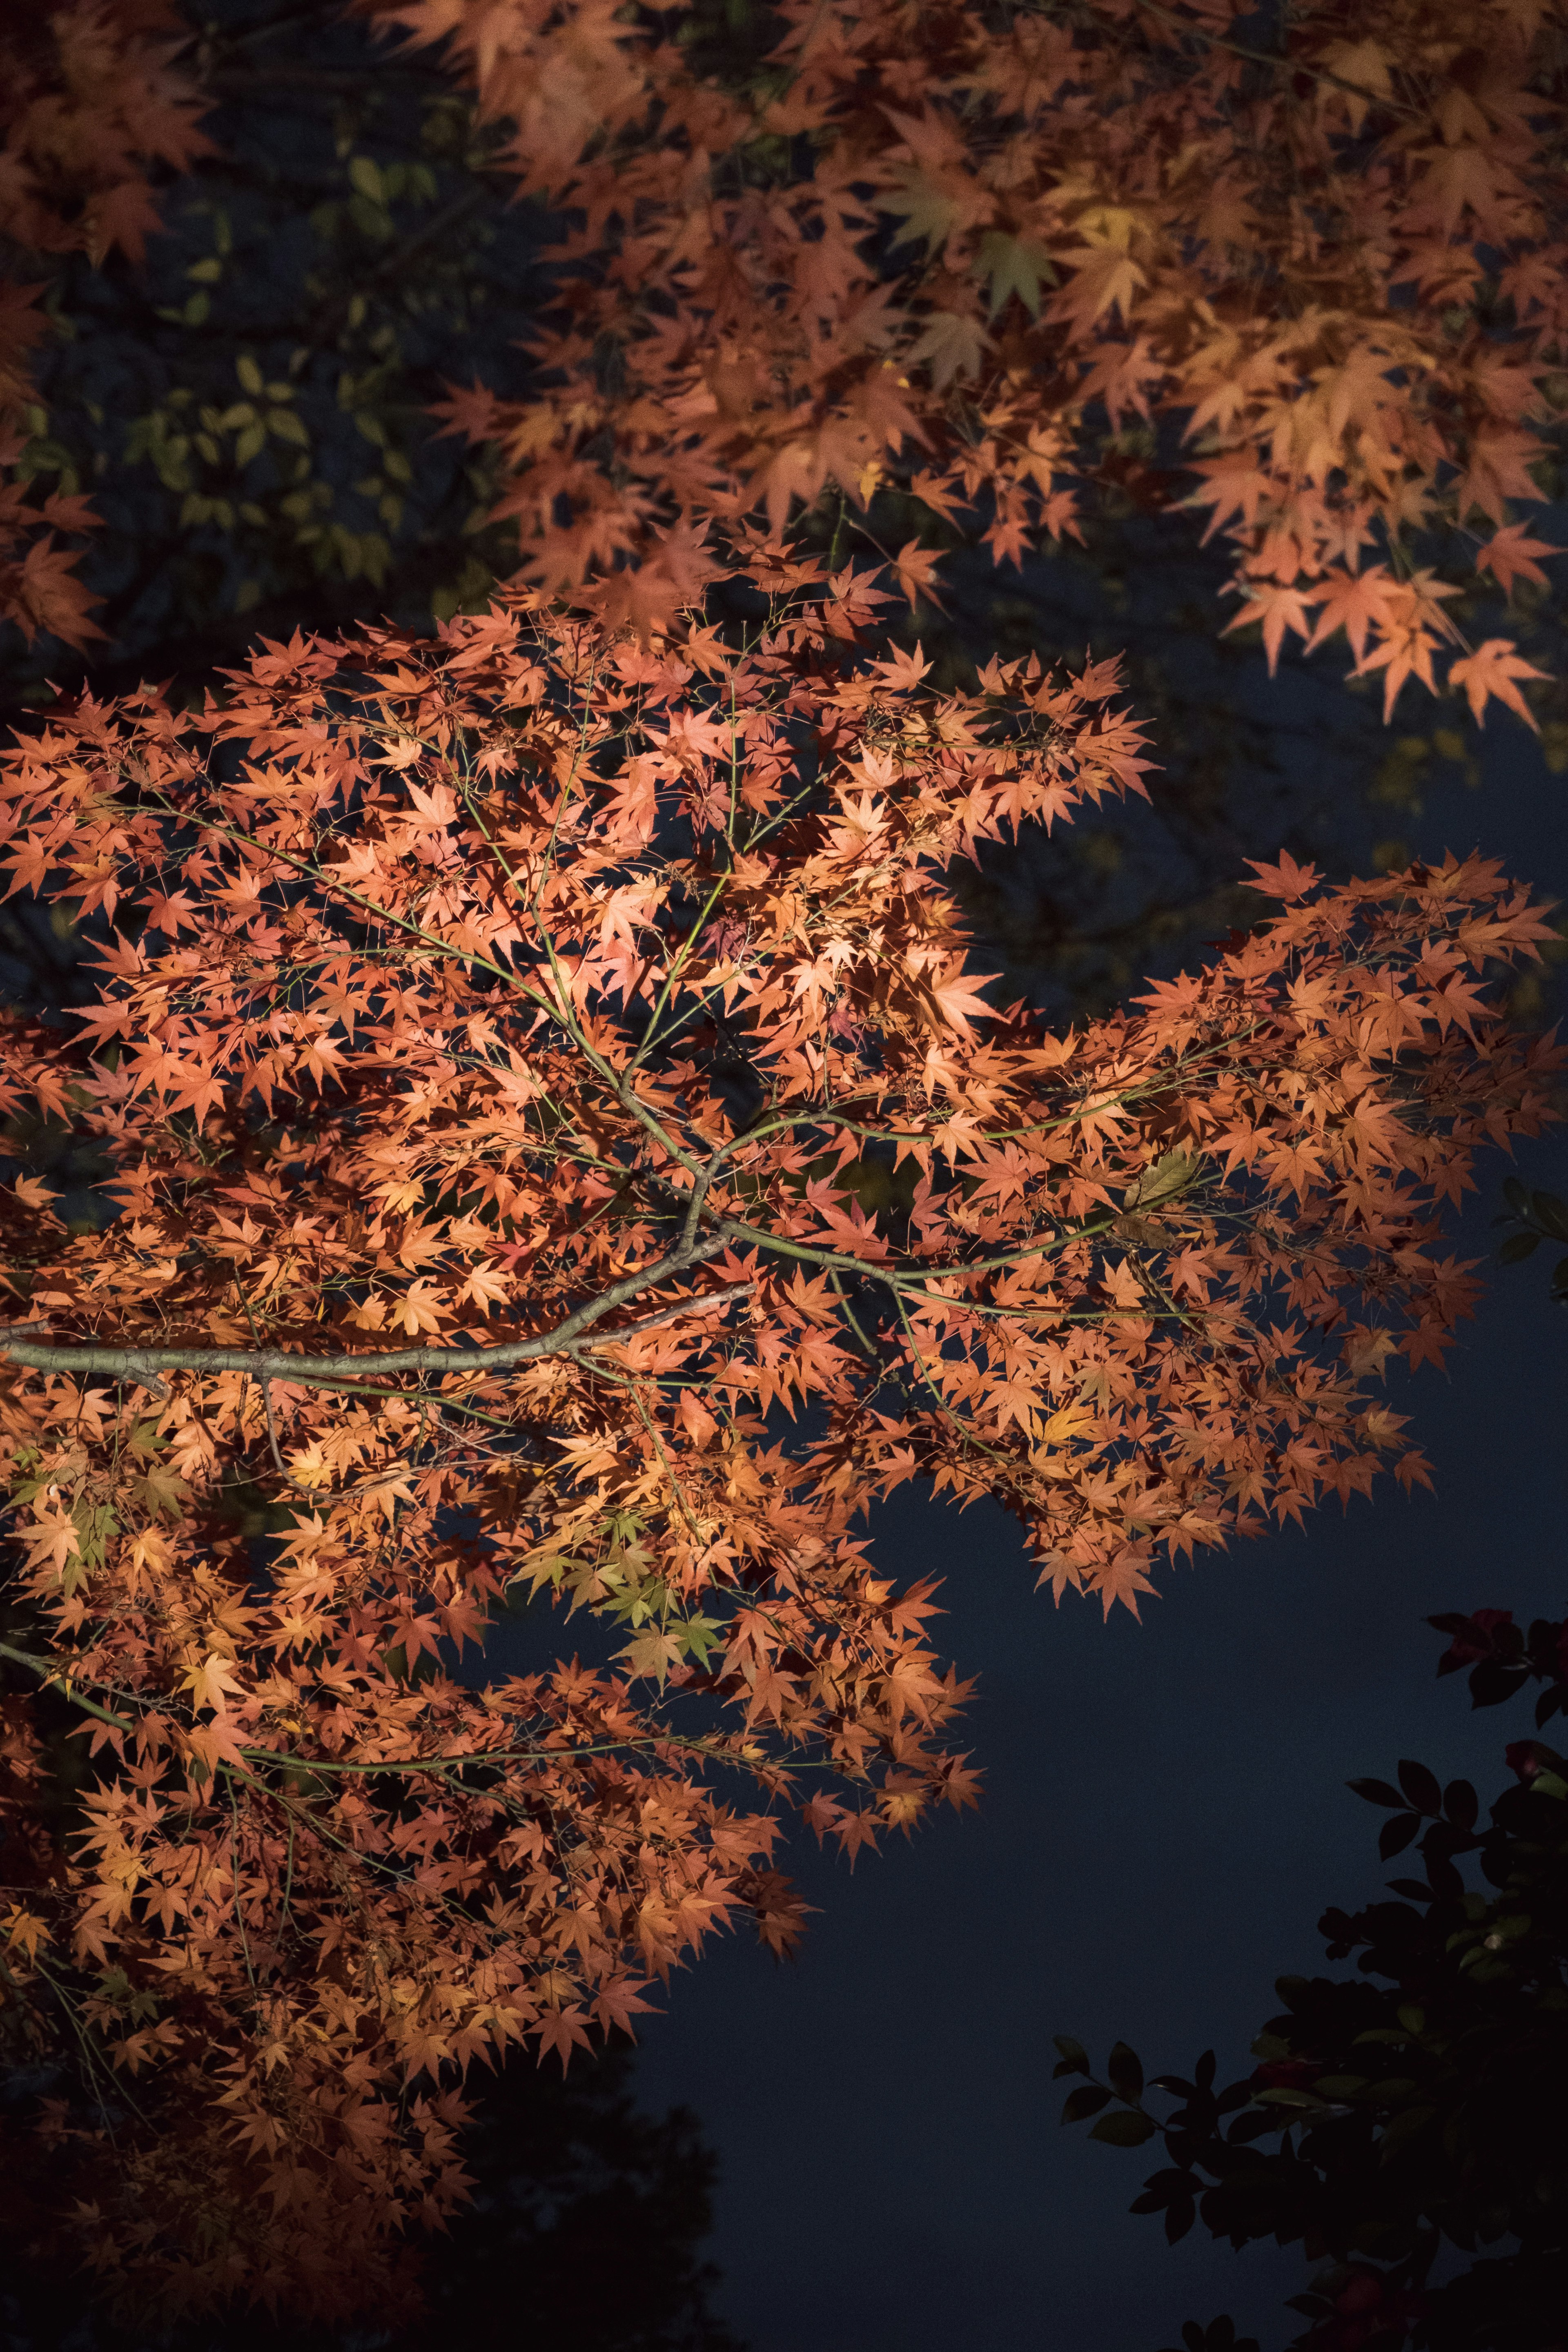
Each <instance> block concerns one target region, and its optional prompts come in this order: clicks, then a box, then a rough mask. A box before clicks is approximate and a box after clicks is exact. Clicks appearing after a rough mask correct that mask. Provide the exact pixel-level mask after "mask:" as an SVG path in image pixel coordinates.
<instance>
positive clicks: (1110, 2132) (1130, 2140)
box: [1089, 2108, 1159, 2147]
mask: <svg viewBox="0 0 1568 2352" xmlns="http://www.w3.org/2000/svg"><path fill="white" fill-rule="evenodd" d="M1158 2129H1159V2126H1158V2125H1157V2124H1156V2122H1155V2121H1154V2118H1153V2116H1142V2115H1137V2114H1135V2113H1134V2112H1133V2111H1132V2110H1131V2108H1123V2109H1122V2110H1121V2112H1120V2113H1118V2114H1116V2115H1113V2116H1100V2121H1099V2122H1098V2123H1097V2124H1096V2125H1095V2126H1094V2127H1093V2129H1092V2130H1091V2131H1090V2133H1089V2137H1090V2139H1102V2140H1104V2141H1106V2142H1107V2143H1108V2145H1109V2146H1110V2147H1142V2145H1143V2143H1144V2141H1145V2140H1146V2139H1152V2138H1153V2137H1154V2134H1155V2133H1156V2131H1158Z"/></svg>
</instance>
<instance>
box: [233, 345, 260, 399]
mask: <svg viewBox="0 0 1568 2352" xmlns="http://www.w3.org/2000/svg"><path fill="white" fill-rule="evenodd" d="M234 372H235V373H236V375H237V377H238V378H239V381H240V384H241V387H242V388H243V389H244V390H245V391H246V392H250V393H257V392H259V391H260V390H261V370H260V369H259V368H258V366H257V364H256V362H255V361H254V360H253V359H252V358H251V356H250V353H249V352H241V353H240V355H239V357H238V358H237V360H236V362H235V363H234Z"/></svg>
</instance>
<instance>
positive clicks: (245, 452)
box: [234, 424, 267, 466]
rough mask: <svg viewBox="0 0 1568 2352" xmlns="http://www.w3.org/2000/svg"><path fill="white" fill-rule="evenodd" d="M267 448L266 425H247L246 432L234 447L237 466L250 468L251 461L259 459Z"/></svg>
mask: <svg viewBox="0 0 1568 2352" xmlns="http://www.w3.org/2000/svg"><path fill="white" fill-rule="evenodd" d="M266 446H267V427H266V425H261V424H256V425H247V426H246V428H245V430H244V432H243V433H242V434H241V435H240V436H239V438H238V440H237V442H236V443H235V445H234V462H235V464H236V465H237V466H248V465H249V463H250V461H251V459H252V458H253V457H259V456H260V455H261V452H262V450H263V449H265V448H266Z"/></svg>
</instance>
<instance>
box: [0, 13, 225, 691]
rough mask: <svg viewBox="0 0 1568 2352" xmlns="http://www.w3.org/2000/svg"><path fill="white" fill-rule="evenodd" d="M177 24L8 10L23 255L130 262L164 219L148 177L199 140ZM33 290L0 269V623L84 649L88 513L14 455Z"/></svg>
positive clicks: (2, 60) (6, 82) (34, 337)
mask: <svg viewBox="0 0 1568 2352" xmlns="http://www.w3.org/2000/svg"><path fill="white" fill-rule="evenodd" d="M184 42H185V27H184V25H183V23H182V20H181V17H180V16H179V14H178V11H177V10H176V9H175V8H174V6H172V5H170V0H68V5H64V6H59V7H49V8H42V9H37V10H28V11H23V10H19V9H11V10H8V11H7V12H6V17H5V26H4V28H3V30H0V132H3V133H4V145H3V147H0V239H3V240H4V241H5V247H7V248H9V250H10V251H12V252H19V253H21V254H22V255H25V256H37V255H44V254H48V255H55V254H62V253H72V252H80V253H86V254H88V255H89V256H90V257H91V258H92V260H93V261H94V262H95V263H98V262H101V261H102V259H103V258H104V257H105V256H106V255H107V254H108V253H110V251H112V250H114V249H116V248H118V249H119V250H120V251H121V252H122V253H124V254H126V255H127V256H129V257H131V258H132V259H133V260H139V259H140V258H141V257H142V254H143V253H144V251H145V249H146V240H147V237H148V236H149V234H150V233H151V232H152V231H154V230H155V229H156V228H157V226H158V215H157V211H156V208H155V206H154V205H153V198H152V191H151V188H150V186H149V184H148V179H147V173H148V169H149V167H150V166H151V165H153V164H154V163H163V164H166V165H168V166H170V167H172V168H174V169H177V170H178V169H184V168H185V167H187V166H188V165H189V164H190V163H192V162H193V161H194V159H195V157H196V156H198V155H200V154H202V153H203V152H205V151H206V149H207V147H208V144H209V142H207V140H206V139H205V137H204V135H203V133H202V131H201V130H200V128H199V127H198V117H199V115H200V113H201V111H202V108H201V104H200V101H199V100H198V98H197V95H196V92H195V88H194V86H193V84H192V82H191V80H190V79H189V77H188V75H185V74H183V73H181V72H180V71H179V70H178V69H177V68H176V66H175V64H174V52H175V51H177V50H178V49H180V48H181V47H184ZM40 290H41V288H40V287H39V286H38V285H37V284H36V283H34V284H27V283H24V282H20V281H18V279H16V278H15V277H13V276H12V275H11V274H10V273H9V272H8V271H7V272H0V621H9V622H11V623H13V624H14V625H16V626H17V627H18V628H19V629H20V630H21V631H22V634H23V635H24V636H25V637H26V640H27V642H28V643H29V644H31V642H32V640H33V638H34V636H35V635H37V632H38V631H39V630H41V629H42V630H47V631H48V632H49V633H50V634H51V635H54V636H56V637H58V638H59V639H60V640H61V642H62V643H63V644H66V645H68V646H84V645H87V644H89V643H90V642H91V641H92V640H93V639H94V638H100V637H101V636H102V635H103V631H102V630H101V629H100V627H99V625H98V624H97V623H96V622H95V621H94V620H93V619H92V617H91V612H90V606H91V604H92V603H93V602H94V599H93V598H92V597H91V596H90V595H89V593H88V592H87V591H86V590H85V589H84V588H83V586H82V583H81V582H80V581H79V579H78V578H77V577H76V563H77V560H78V559H77V555H76V553H75V551H72V550H71V549H69V548H62V547H59V546H58V545H57V544H56V541H55V533H56V532H57V531H58V532H63V533H65V534H66V535H67V536H68V537H72V536H75V535H77V534H79V533H81V532H83V531H86V530H91V529H93V528H94V527H95V526H96V524H97V521H98V517H97V516H96V515H95V514H94V512H93V509H92V505H91V501H90V500H89V499H88V498H87V497H86V496H85V495H84V494H83V493H81V492H79V491H75V492H61V491H58V490H57V491H53V492H51V493H49V494H48V495H47V497H45V498H43V499H41V500H34V499H30V498H29V497H28V496H27V494H26V493H27V480H26V477H25V476H24V475H23V474H21V473H20V472H18V471H17V461H18V460H19V459H20V457H22V455H23V451H24V447H25V445H26V440H27V437H28V436H27V435H26V431H25V430H24V413H25V410H26V404H27V394H28V389H29V384H28V375H27V368H28V362H29V358H30V355H31V354H32V353H33V352H34V351H35V350H36V348H37V344H38V342H39V341H40V340H41V339H42V337H43V336H44V335H45V333H46V332H47V325H48V322H47V319H46V318H45V316H44V314H43V313H42V312H41V311H40V310H38V309H37V304H36V300H35V298H36V296H37V294H38V293H39V292H40Z"/></svg>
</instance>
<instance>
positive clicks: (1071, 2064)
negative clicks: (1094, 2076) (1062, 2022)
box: [1052, 2033, 1089, 2074]
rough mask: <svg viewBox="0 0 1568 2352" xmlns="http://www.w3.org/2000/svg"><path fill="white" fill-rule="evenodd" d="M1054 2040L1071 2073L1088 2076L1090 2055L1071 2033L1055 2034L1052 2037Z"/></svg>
mask: <svg viewBox="0 0 1568 2352" xmlns="http://www.w3.org/2000/svg"><path fill="white" fill-rule="evenodd" d="M1052 2040H1053V2041H1054V2042H1055V2043H1056V2045H1057V2048H1058V2050H1059V2051H1060V2052H1061V2053H1062V2059H1063V2062H1064V2064H1065V2066H1066V2068H1067V2070H1068V2072H1069V2073H1071V2074H1088V2072H1089V2053H1088V2051H1087V2050H1086V2049H1085V2048H1084V2046H1083V2044H1082V2042H1079V2041H1078V2040H1077V2039H1076V2038H1075V2037H1074V2036H1073V2035H1072V2034H1070V2033H1058V2034H1054V2035H1053V2036H1052Z"/></svg>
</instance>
